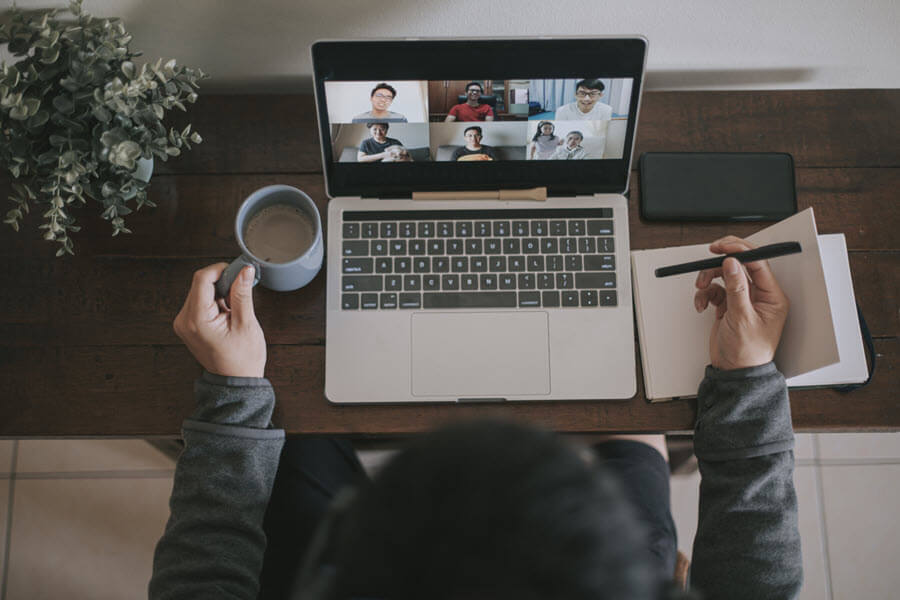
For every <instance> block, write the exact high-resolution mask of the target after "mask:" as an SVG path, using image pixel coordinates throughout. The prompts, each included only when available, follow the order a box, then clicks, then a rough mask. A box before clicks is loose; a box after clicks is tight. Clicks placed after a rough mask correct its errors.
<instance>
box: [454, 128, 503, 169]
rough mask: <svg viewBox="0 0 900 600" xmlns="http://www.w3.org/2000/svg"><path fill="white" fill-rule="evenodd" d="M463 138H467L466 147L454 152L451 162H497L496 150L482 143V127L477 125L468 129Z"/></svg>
mask: <svg viewBox="0 0 900 600" xmlns="http://www.w3.org/2000/svg"><path fill="white" fill-rule="evenodd" d="M463 137H465V138H466V145H465V146H461V147H459V148H457V149H456V150H454V151H453V155H452V156H451V157H450V160H462V161H477V160H497V155H496V154H494V149H493V148H491V147H490V146H486V145H484V144H482V143H481V137H482V133H481V127H479V126H477V125H472V126H471V127H466V130H465V131H464V132H463Z"/></svg>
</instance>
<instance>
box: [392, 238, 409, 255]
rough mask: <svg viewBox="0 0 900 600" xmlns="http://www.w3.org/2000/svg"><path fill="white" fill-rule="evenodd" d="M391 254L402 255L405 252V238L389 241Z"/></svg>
mask: <svg viewBox="0 0 900 600" xmlns="http://www.w3.org/2000/svg"><path fill="white" fill-rule="evenodd" d="M390 246H391V256H403V255H404V254H406V240H393V241H391V245H390Z"/></svg>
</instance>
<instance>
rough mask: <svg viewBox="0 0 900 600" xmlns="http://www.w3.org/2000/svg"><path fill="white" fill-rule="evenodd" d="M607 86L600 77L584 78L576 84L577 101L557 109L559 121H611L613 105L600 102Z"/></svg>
mask: <svg viewBox="0 0 900 600" xmlns="http://www.w3.org/2000/svg"><path fill="white" fill-rule="evenodd" d="M605 88H606V86H604V85H603V82H602V81H600V80H599V79H582V80H581V81H579V82H578V83H576V84H575V102H570V103H569V104H564V105H562V106H560V107H559V108H557V109H556V117H555V119H556V120H557V121H609V120H610V119H611V118H612V107H610V105H609V104H603V103H601V102H600V98H601V97H602V96H603V90H604V89H605Z"/></svg>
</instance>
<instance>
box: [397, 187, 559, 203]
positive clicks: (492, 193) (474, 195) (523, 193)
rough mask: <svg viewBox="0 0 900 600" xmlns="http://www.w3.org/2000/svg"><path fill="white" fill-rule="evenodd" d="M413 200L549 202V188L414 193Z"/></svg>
mask: <svg viewBox="0 0 900 600" xmlns="http://www.w3.org/2000/svg"><path fill="white" fill-rule="evenodd" d="M412 197H413V200H534V201H536V202H546V201H547V188H546V187H536V188H531V189H527V190H486V191H483V192H413V193H412Z"/></svg>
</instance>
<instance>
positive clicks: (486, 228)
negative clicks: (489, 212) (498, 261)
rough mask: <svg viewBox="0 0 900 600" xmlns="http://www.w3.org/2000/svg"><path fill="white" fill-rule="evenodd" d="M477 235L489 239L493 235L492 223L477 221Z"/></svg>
mask: <svg viewBox="0 0 900 600" xmlns="http://www.w3.org/2000/svg"><path fill="white" fill-rule="evenodd" d="M475 235H476V236H478V237H487V236H489V235H491V222H490V221H475Z"/></svg>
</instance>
